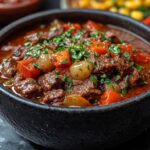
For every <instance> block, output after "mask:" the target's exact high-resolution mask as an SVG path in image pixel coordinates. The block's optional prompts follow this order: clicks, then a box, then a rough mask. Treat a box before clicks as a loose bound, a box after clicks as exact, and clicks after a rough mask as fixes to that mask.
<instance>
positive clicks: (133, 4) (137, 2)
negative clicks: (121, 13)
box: [124, 0, 142, 10]
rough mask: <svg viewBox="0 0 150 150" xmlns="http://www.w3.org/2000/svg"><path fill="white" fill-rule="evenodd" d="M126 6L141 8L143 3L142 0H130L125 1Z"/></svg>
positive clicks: (132, 8)
mask: <svg viewBox="0 0 150 150" xmlns="http://www.w3.org/2000/svg"><path fill="white" fill-rule="evenodd" d="M124 5H125V7H127V8H129V9H131V10H134V9H137V8H139V7H140V6H141V5H142V1H140V0H132V1H131V0H130V1H129V0H128V1H126V2H125V3H124Z"/></svg>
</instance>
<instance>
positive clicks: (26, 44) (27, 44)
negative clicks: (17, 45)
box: [24, 42, 32, 47]
mask: <svg viewBox="0 0 150 150" xmlns="http://www.w3.org/2000/svg"><path fill="white" fill-rule="evenodd" d="M24 46H25V47H30V46H32V43H31V42H26V43H24Z"/></svg>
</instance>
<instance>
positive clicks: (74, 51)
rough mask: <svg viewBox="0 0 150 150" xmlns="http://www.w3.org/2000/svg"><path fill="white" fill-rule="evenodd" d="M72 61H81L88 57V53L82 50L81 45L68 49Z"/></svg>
mask: <svg viewBox="0 0 150 150" xmlns="http://www.w3.org/2000/svg"><path fill="white" fill-rule="evenodd" d="M69 52H70V54H71V58H72V60H81V59H84V58H88V57H89V55H90V54H89V52H87V51H86V50H85V49H84V46H83V45H74V46H72V47H69Z"/></svg>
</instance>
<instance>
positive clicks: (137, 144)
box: [0, 0, 150, 150]
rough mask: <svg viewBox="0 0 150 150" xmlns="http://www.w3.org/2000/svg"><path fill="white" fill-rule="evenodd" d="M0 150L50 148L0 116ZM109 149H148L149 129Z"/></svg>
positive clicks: (50, 4)
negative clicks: (36, 143) (17, 129)
mask: <svg viewBox="0 0 150 150" xmlns="http://www.w3.org/2000/svg"><path fill="white" fill-rule="evenodd" d="M44 3H45V4H44V5H43V6H42V7H41V10H47V9H54V8H60V5H59V0H44ZM0 150H51V149H46V148H44V147H40V146H38V145H35V144H33V143H31V142H29V141H27V140H25V139H24V138H22V137H20V136H19V135H17V134H16V132H15V130H14V129H12V128H11V126H10V125H9V124H8V123H7V122H6V121H5V120H4V118H2V116H0ZM109 150H150V130H148V131H145V132H144V133H143V134H141V135H139V136H138V137H136V138H135V139H132V140H131V141H128V142H126V143H123V144H121V145H118V146H116V147H113V148H111V149H109Z"/></svg>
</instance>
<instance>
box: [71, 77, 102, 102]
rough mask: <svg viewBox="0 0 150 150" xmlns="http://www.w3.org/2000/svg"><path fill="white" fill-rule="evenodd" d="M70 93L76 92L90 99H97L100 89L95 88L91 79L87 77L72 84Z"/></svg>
mask: <svg viewBox="0 0 150 150" xmlns="http://www.w3.org/2000/svg"><path fill="white" fill-rule="evenodd" d="M71 94H77V95H80V96H83V97H85V98H87V99H89V100H91V99H97V98H98V97H99V96H100V95H101V91H100V90H99V89H96V87H95V85H94V83H93V82H92V81H91V80H89V79H87V80H85V81H84V82H83V83H82V84H78V85H76V86H74V87H73V90H72V91H71Z"/></svg>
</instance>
